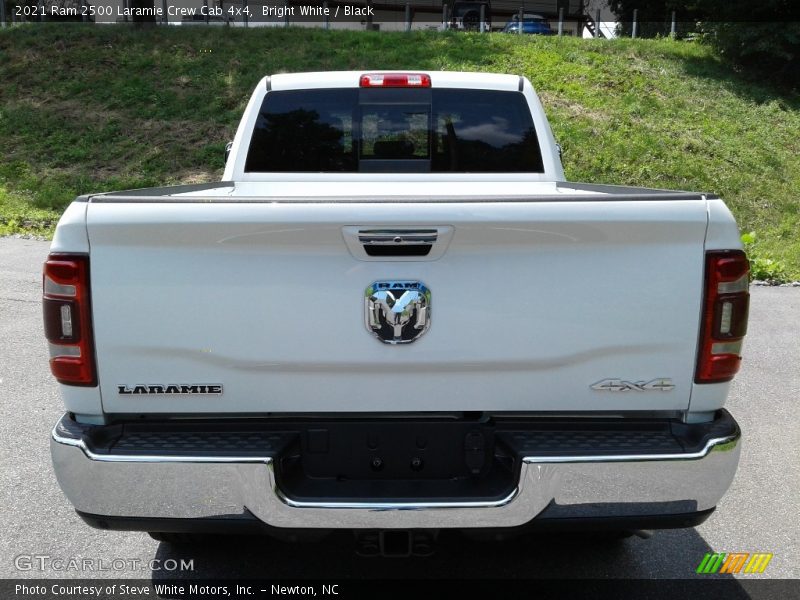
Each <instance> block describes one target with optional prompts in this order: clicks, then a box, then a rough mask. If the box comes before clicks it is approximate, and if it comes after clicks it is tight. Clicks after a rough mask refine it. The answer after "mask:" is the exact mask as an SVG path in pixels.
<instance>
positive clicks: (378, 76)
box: [359, 73, 431, 88]
mask: <svg viewBox="0 0 800 600" xmlns="http://www.w3.org/2000/svg"><path fill="white" fill-rule="evenodd" d="M359 85H360V86H361V87H385V88H387V87H431V76H430V75H426V74H424V73H366V74H364V75H362V76H361V80H360V81H359Z"/></svg>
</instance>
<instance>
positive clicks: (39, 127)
mask: <svg viewBox="0 0 800 600" xmlns="http://www.w3.org/2000/svg"><path fill="white" fill-rule="evenodd" d="M389 68H402V69H418V70H436V69H451V70H466V71H495V72H509V73H520V74H523V75H526V76H527V77H529V78H530V79H531V80H532V81H533V83H534V85H535V86H536V88H537V90H538V92H539V94H540V96H541V98H542V102H543V104H544V107H545V110H546V111H547V114H548V117H549V118H550V121H551V123H552V126H553V130H554V132H555V135H556V137H557V138H558V140H559V141H560V143H561V144H562V146H563V148H564V161H565V168H566V171H567V177H568V178H569V179H572V180H577V181H592V182H604V183H618V184H626V185H643V186H652V187H665V188H676V189H691V190H700V191H708V192H715V193H718V194H720V195H721V196H722V197H723V198H725V199H726V201H727V202H728V205H729V206H730V207H731V209H732V210H733V212H734V213H735V215H736V217H737V219H738V221H739V224H740V227H741V229H742V231H756V232H757V233H758V235H757V237H756V242H755V244H754V249H755V250H757V251H758V253H759V255H761V256H766V257H771V258H774V259H776V260H780V261H782V262H783V263H784V264H785V265H786V268H787V272H788V273H789V275H790V276H792V277H794V278H800V95H798V93H797V92H788V91H785V90H779V89H776V88H772V87H770V86H769V85H768V84H766V83H761V82H759V81H754V80H752V79H750V80H747V79H744V78H741V77H739V76H738V75H737V74H736V73H734V72H733V71H732V70H731V69H730V68H729V67H728V66H727V65H726V64H725V63H723V62H722V61H720V60H719V58H718V57H717V56H716V55H715V54H714V52H713V51H712V50H711V49H710V48H708V47H705V46H703V45H699V44H695V43H689V42H676V41H670V40H615V41H597V40H580V39H572V38H563V39H558V38H543V37H532V36H531V37H529V36H524V37H523V38H522V39H520V38H519V37H517V36H513V35H502V34H492V35H479V34H472V35H465V34H456V33H448V34H442V33H435V32H420V33H412V34H404V33H379V32H345V31H338V32H333V31H323V30H292V29H255V28H254V29H249V30H244V29H226V28H217V27H209V28H203V27H180V28H179V27H169V28H162V27H157V28H147V29H138V30H137V29H133V28H127V27H115V26H102V27H100V26H91V25H90V26H82V25H78V24H76V25H51V26H35V27H30V26H29V27H16V28H11V29H6V30H2V31H0V186H2V187H0V233H4V232H8V231H9V228H11V229H12V230H14V228H17V229H20V228H21V229H25V225H24V223H23V221H25V220H28V221H36V219H39V220H40V221H41V222H42V223H44V222H46V221H47V219H51V218H54V216H55V215H57V214H58V212H59V211H61V210H62V209H63V208H64V206H65V205H66V204H67V203H68V202H69V201H70V200H71V199H72V197H74V196H75V195H77V194H79V193H85V192H90V191H100V190H107V189H114V188H126V187H141V186H151V185H162V184H165V183H175V182H200V181H208V180H213V179H215V178H218V177H219V176H220V174H221V172H222V166H223V165H222V155H223V148H224V144H225V142H226V141H228V140H229V139H231V138H232V137H233V133H234V130H235V127H236V124H237V122H238V119H239V117H240V115H241V112H242V110H243V109H244V106H245V103H246V101H247V99H248V97H249V94H250V92H251V91H252V88H253V86H254V85H255V83H256V82H257V81H258V80H259V79H260V78H261V77H262V76H263V75H265V74H268V73H276V72H281V71H302V70H328V69H389ZM27 207H35V209H36V210H37V211H39V212H35V213H34V211H33V208H30V209H28V208H27ZM34 216H35V218H33V217H34ZM28 217H30V218H28ZM11 222H13V223H12V225H11V226H9V224H8V223H11ZM36 222H39V221H36ZM41 229H42V230H43V231H44V230H46V227H44V228H41Z"/></svg>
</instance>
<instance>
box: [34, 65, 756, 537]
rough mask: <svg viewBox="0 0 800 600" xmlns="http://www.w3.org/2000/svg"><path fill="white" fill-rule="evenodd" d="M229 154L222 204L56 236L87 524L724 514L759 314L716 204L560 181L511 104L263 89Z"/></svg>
mask: <svg viewBox="0 0 800 600" xmlns="http://www.w3.org/2000/svg"><path fill="white" fill-rule="evenodd" d="M229 150H230V153H229V156H228V158H227V164H226V167H225V175H224V181H222V182H219V183H213V184H204V185H190V186H176V187H167V188H156V189H144V190H134V191H124V192H114V193H104V194H92V195H87V196H81V197H79V198H77V199H76V200H75V201H74V202H73V203H72V204H71V205H70V206H69V208H68V209H67V211H66V212H65V214H64V215H63V217H62V219H61V221H60V222H59V225H58V229H57V231H56V234H55V238H54V240H53V244H52V248H51V254H50V255H49V257H48V259H47V262H46V264H45V267H44V320H45V333H46V336H47V339H48V341H49V347H50V355H51V361H50V364H51V367H52V371H53V374H54V375H55V377H56V378H57V379H58V381H59V382H60V384H61V386H60V387H61V392H62V395H63V399H64V403H65V405H66V411H67V412H66V414H65V415H64V417H63V418H62V419H61V420H60V421H59V422H58V423H57V425H56V426H55V428H54V430H53V434H52V442H51V443H52V455H53V463H54V467H55V472H56V475H57V477H58V481H59V483H60V485H61V487H62V489H63V490H64V493H65V494H66V496H67V498H68V499H69V500H70V502H71V503H72V504H73V505H74V506H75V508H76V509H77V510H78V512H79V513H80V515H81V516H82V517H83V518H84V519H85V520H86V521H87V522H88V523H90V524H92V525H95V526H98V527H106V528H111V529H134V530H144V531H150V532H166V533H169V532H195V531H207V532H215V531H243V530H255V531H263V532H274V533H280V532H281V530H286V529H289V530H308V529H314V530H329V529H341V528H346V529H354V530H360V531H364V530H372V532H373V533H374V532H378V535H379V536H383V535H385V534H386V535H388V534H387V532H392V535H395V534H397V535H398V536H399V537H400V538H401V539H404V538H402V536H403V535H406V534H407V535H409V536H411V533H408V532H413V531H416V530H440V529H443V528H456V529H481V528H489V529H500V530H502V531H505V532H512V531H521V530H527V529H529V528H537V527H539V528H553V527H578V528H590V527H612V528H617V529H622V530H636V529H650V528H659V527H686V526H692V525H695V524H697V523H700V522H702V521H703V520H704V519H705V518H706V517H707V516H708V515H709V514H710V512H711V511H712V510H713V509H714V508H715V506H716V505H717V502H718V501H719V500H720V498H721V497H722V495H723V494H724V492H725V491H726V489H727V488H728V487H729V485H730V483H731V481H732V479H733V476H734V472H735V470H736V466H737V462H738V458H739V450H740V446H739V438H740V434H739V428H738V427H737V425H736V422H735V421H734V420H733V419H732V418H731V416H730V414H728V412H726V411H725V410H724V409H723V404H724V402H725V398H726V395H727V393H728V388H729V385H730V381H731V379H732V378H733V376H734V374H735V373H736V371H737V370H738V368H739V364H740V360H741V359H740V353H741V346H742V339H743V336H744V333H745V327H746V321H747V309H748V298H749V296H748V263H747V259H746V257H745V255H744V254H743V252H742V251H741V249H740V242H739V235H738V231H737V228H736V224H735V222H734V219H733V218H732V216H731V213H730V212H729V211H728V209H727V208H726V207H725V205H724V204H723V202H722V200H720V199H719V198H717V197H716V196H713V195H710V194H703V193H692V192H676V191H665V190H654V189H643V188H631V187H622V186H608V185H592V184H575V183H567V182H565V181H564V175H563V170H562V167H561V162H560V157H559V150H558V146H557V145H556V143H555V141H554V139H553V135H552V133H551V130H550V127H549V125H548V123H547V120H546V118H545V115H544V112H543V110H542V107H541V105H540V103H539V101H538V99H537V97H536V94H535V93H534V90H533V88H532V87H531V84H530V82H529V81H528V80H526V79H524V78H522V77H517V76H511V75H486V74H468V73H449V72H431V73H429V74H426V73H397V72H385V73H366V74H365V73H356V72H339V73H313V74H284V75H275V76H272V77H267V78H265V79H263V80H262V81H261V82H260V83H259V84H258V87H257V88H256V90H255V92H254V93H253V95H252V98H251V99H250V102H249V104H248V105H247V108H246V111H245V113H244V117H243V118H242V120H241V123H240V125H239V128H238V130H237V132H236V137H235V139H234V141H233V142H232V145H231V147H230V148H229ZM404 532H406V533H404ZM284 533H285V531H284ZM425 533H426V534H429V533H430V531H426V532H425ZM162 537H163V536H162ZM412 537H413V536H412ZM395 539H397V538H395ZM401 546H402V544H401Z"/></svg>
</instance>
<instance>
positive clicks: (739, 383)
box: [0, 238, 800, 580]
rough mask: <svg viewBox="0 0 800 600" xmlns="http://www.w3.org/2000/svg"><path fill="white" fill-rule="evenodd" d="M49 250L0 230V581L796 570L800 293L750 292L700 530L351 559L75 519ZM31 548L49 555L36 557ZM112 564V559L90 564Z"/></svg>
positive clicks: (336, 548) (349, 554) (318, 546)
mask: <svg viewBox="0 0 800 600" xmlns="http://www.w3.org/2000/svg"><path fill="white" fill-rule="evenodd" d="M47 249H48V243H47V242H41V241H35V240H25V239H16V238H0V332H2V334H1V335H0V408H2V418H0V464H2V467H0V502H1V503H2V504H0V505H1V506H2V510H3V517H4V519H3V526H2V527H0V578H51V577H52V578H64V577H66V578H81V577H83V578H85V577H105V578H112V577H113V578H116V577H129V578H145V579H153V580H157V579H159V578H160V577H202V578H207V577H208V578H211V577H226V578H227V577H231V578H247V577H259V578H322V579H324V578H337V579H341V578H365V577H382V578H383V577H386V578H399V577H406V576H409V575H410V574H413V576H415V577H421V578H428V577H430V578H448V579H463V578H473V577H489V578H501V579H513V578H531V577H562V576H563V577H571V578H582V577H592V578H616V577H624V578H687V577H694V576H695V569H696V567H697V565H698V563H699V562H700V560H701V559H702V558H703V556H704V554H705V553H706V552H710V551H712V550H713V551H716V552H769V553H772V554H773V555H774V557H773V559H772V561H771V563H770V564H769V566H768V568H767V569H766V571H765V572H764V574H763V575H761V577H765V578H800V525H799V524H798V498H800V418H799V415H798V411H800V402H798V399H799V398H800V288H753V289H751V294H752V299H751V312H750V331H749V333H748V337H747V339H746V342H745V362H744V367H743V369H742V372H741V373H740V375H739V376H738V377H737V378H736V380H735V381H734V384H733V387H732V391H731V395H730V398H729V401H728V405H727V407H728V409H729V410H730V411H731V412H732V413H733V415H734V417H735V418H736V419H737V420H738V421H739V423H740V425H741V427H742V430H743V434H744V445H743V450H742V456H741V463H740V466H739V470H738V473H737V475H736V479H735V481H734V483H733V486H732V488H731V489H730V491H729V492H728V493H727V495H726V496H725V497H724V498H723V500H722V502H721V503H720V504H719V506H718V509H717V511H716V512H715V513H714V514H713V515H712V516H711V517H710V519H709V520H708V521H706V522H705V523H704V524H703V525H701V526H699V527H697V528H694V529H684V530H665V531H657V532H655V534H654V535H653V537H652V538H650V539H640V538H638V537H634V538H630V539H627V540H624V541H621V542H614V543H609V542H607V541H600V540H596V539H592V538H586V537H584V536H574V535H559V536H543V535H539V536H529V537H526V538H522V539H518V540H514V541H512V542H504V543H497V542H492V541H488V542H487V541H483V542H476V541H469V540H464V539H462V538H461V537H460V536H457V535H452V534H451V535H443V536H442V539H440V543H439V545H438V547H437V551H436V553H435V554H434V555H433V556H431V557H428V558H397V559H376V558H362V557H359V556H357V555H356V554H355V552H354V543H353V537H352V535H350V534H346V533H343V534H337V535H334V536H332V537H331V538H328V539H326V540H323V541H321V542H317V543H313V544H308V543H295V544H293V543H288V542H276V541H272V540H269V539H262V538H252V539H241V538H238V539H234V540H231V541H228V542H219V541H218V542H216V543H214V544H198V545H197V546H193V547H189V548H178V547H174V546H172V545H170V544H166V543H159V542H156V541H154V540H152V539H151V538H150V537H149V536H148V535H147V534H145V533H136V532H134V533H128V532H106V531H99V530H95V529H91V528H89V527H88V526H87V525H85V524H84V523H83V521H81V520H80V519H79V518H78V517H77V516H76V514H75V513H74V512H73V510H72V508H71V506H70V505H69V503H68V502H67V500H66V499H65V498H64V496H63V495H62V493H61V490H60V489H59V487H58V484H57V482H56V479H55V476H54V475H53V470H52V467H51V464H50V452H49V445H48V443H49V436H50V430H51V428H52V426H53V424H54V423H55V421H56V420H57V419H58V418H59V417H60V415H61V414H62V412H63V409H62V406H61V401H60V398H59V394H58V388H57V385H56V383H55V381H54V380H53V378H52V377H51V376H50V373H49V369H48V364H47V358H48V357H47V349H46V345H45V341H44V336H43V332H42V323H41V307H40V294H41V264H42V262H43V260H44V258H45V256H46V254H47ZM42 556H46V557H49V558H47V559H41V558H35V557H42ZM20 557H22V558H20ZM76 557H77V558H79V559H91V560H93V561H94V563H93V565H94V568H95V570H94V571H93V570H88V571H81V570H74V569H72V568H71V566H70V564H69V559H71V558H76ZM113 559H122V561H119V560H118V561H117V565H116V566H114V565H111V568H108V569H107V570H104V571H97V570H96V569H97V568H98V567H99V566H100V561H103V564H104V566H106V567H109V563H110V562H111V561H112V560H113ZM154 559H155V560H157V561H162V562H161V563H156V564H152V563H151V561H153V560H154ZM167 559H176V560H178V561H180V560H181V559H184V560H191V561H192V567H193V568H192V570H187V571H177V572H168V573H166V572H164V571H163V570H162V571H155V570H153V569H152V568H151V566H157V565H158V564H160V565H164V564H166V563H164V562H163V561H166V560H167ZM58 560H62V561H63V564H62V563H57V562H56V561H58ZM137 561H138V562H137ZM122 562H124V563H125V566H124V567H121V566H120V565H121V564H122ZM54 564H62V567H61V568H62V570H58V569H56V568H54ZM84 564H88V563H84ZM169 564H170V565H171V564H172V563H169ZM42 565H44V566H42ZM73 565H74V562H73ZM117 567H119V568H117ZM738 577H741V578H752V577H753V575H744V574H740V575H738Z"/></svg>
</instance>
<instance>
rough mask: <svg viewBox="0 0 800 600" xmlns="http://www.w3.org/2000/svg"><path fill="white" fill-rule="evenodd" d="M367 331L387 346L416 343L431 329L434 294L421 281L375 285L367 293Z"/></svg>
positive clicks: (365, 305)
mask: <svg viewBox="0 0 800 600" xmlns="http://www.w3.org/2000/svg"><path fill="white" fill-rule="evenodd" d="M364 311H365V313H366V325H367V330H368V331H369V332H370V333H372V334H373V335H374V336H375V337H377V338H378V339H379V340H380V341H382V342H384V343H386V344H408V343H410V342H413V341H414V340H416V339H417V338H418V337H420V336H421V335H422V334H423V333H425V332H426V331H428V328H430V326H431V291H430V290H429V289H428V288H427V287H426V286H425V285H424V284H422V283H421V282H419V281H376V282H375V283H373V284H372V285H370V286H369V287H367V291H366V293H365V300H364Z"/></svg>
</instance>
